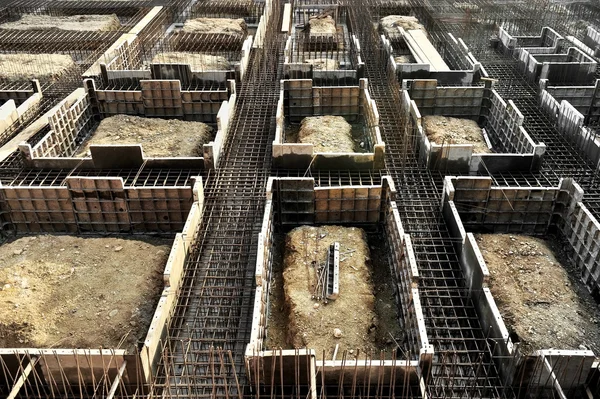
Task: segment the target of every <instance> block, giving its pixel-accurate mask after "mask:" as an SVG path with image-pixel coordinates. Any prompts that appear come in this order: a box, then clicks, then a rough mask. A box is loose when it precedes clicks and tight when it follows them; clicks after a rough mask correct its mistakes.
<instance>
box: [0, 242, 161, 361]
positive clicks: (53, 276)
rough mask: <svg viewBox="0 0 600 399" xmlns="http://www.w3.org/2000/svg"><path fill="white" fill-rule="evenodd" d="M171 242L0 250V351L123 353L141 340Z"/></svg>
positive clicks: (19, 245)
mask: <svg viewBox="0 0 600 399" xmlns="http://www.w3.org/2000/svg"><path fill="white" fill-rule="evenodd" d="M170 245H171V240H165V239H156V238H149V237H136V238H135V239H124V238H116V237H75V236H52V235H40V236H32V237H23V238H19V239H17V240H14V241H12V242H8V243H4V244H3V245H2V246H0V346H1V347H3V348H85V349H87V348H91V349H98V348H100V347H103V348H121V349H128V350H133V349H134V348H135V346H136V344H137V343H138V342H140V341H142V340H144V339H145V336H146V334H147V331H148V327H149V325H150V322H151V320H152V316H153V314H154V308H155V307H156V303H157V302H158V298H159V297H160V294H161V292H162V289H163V282H162V272H163V270H164V267H165V264H166V262H167V258H168V255H169V250H170Z"/></svg>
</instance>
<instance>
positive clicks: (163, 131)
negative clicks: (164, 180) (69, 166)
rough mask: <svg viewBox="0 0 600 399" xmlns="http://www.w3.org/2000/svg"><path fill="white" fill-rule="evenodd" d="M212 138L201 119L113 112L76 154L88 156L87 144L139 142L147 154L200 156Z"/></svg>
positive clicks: (154, 155) (150, 155)
mask: <svg viewBox="0 0 600 399" xmlns="http://www.w3.org/2000/svg"><path fill="white" fill-rule="evenodd" d="M213 138H214V129H213V128H211V127H210V126H208V125H207V124H205V123H201V122H184V121H180V120H177V119H168V120H167V119H159V118H142V117H138V116H130V115H116V116H111V117H108V118H105V119H103V120H102V121H101V122H100V125H99V126H98V128H97V129H96V130H95V131H94V133H93V134H92V136H91V137H90V138H88V139H87V140H86V141H85V142H84V143H83V145H82V146H81V147H80V148H79V150H78V151H77V153H76V156H79V157H83V156H86V155H88V154H89V148H90V146H91V145H108V144H117V145H118V144H140V145H141V146H142V149H143V151H144V155H145V156H149V157H201V156H202V155H203V148H202V146H203V145H204V144H206V143H208V142H210V140H212V139H213Z"/></svg>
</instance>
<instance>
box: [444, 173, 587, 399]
mask: <svg viewBox="0 0 600 399" xmlns="http://www.w3.org/2000/svg"><path fill="white" fill-rule="evenodd" d="M495 190H499V191H500V190H501V191H504V192H507V197H504V198H503V199H500V198H492V197H495V195H493V194H492V192H493V191H495ZM513 194H515V196H513ZM582 195H583V192H582V190H581V188H579V186H578V185H577V184H576V183H574V182H573V181H572V180H571V179H565V180H563V181H562V182H561V184H560V185H559V186H558V187H549V188H544V189H536V188H529V189H525V190H524V191H522V190H520V189H519V188H516V187H497V188H496V187H492V185H491V179H489V178H485V177H482V178H475V177H446V179H445V182H444V191H443V202H442V212H443V215H444V219H445V220H446V223H447V224H448V228H449V231H450V234H451V236H452V237H453V238H454V241H453V242H454V243H455V247H456V249H457V253H458V254H459V260H460V266H461V268H462V270H463V274H464V276H465V280H466V281H465V283H466V285H467V288H468V290H469V293H470V296H471V297H472V299H473V302H474V305H475V307H476V311H477V314H478V317H479V319H480V322H481V324H482V327H483V328H485V329H486V331H488V334H489V337H490V338H492V339H494V341H495V342H496V345H495V346H494V348H493V351H494V354H495V355H496V356H495V359H496V362H497V366H498V368H499V370H500V374H501V376H502V378H503V380H504V381H505V383H506V384H508V385H512V386H514V387H515V389H516V390H517V391H521V390H523V391H524V390H527V392H531V391H537V390H540V391H541V390H545V389H550V390H557V391H558V392H561V393H563V395H564V392H567V390H568V391H569V392H573V391H574V390H577V389H580V388H581V387H582V386H583V385H584V384H585V383H586V382H587V380H588V378H589V376H591V375H592V374H593V373H594V367H596V366H594V359H595V358H596V355H595V354H594V353H593V352H592V351H590V350H561V348H547V349H542V350H537V351H534V352H533V353H532V354H529V355H527V354H522V353H521V352H520V350H519V347H518V345H515V343H514V342H513V340H512V339H511V337H510V336H509V333H508V329H507V328H506V325H505V323H504V320H503V318H502V315H501V314H500V311H499V310H498V307H497V305H496V302H495V300H494V298H493V296H492V294H491V292H490V289H489V288H488V282H489V271H488V268H487V265H486V264H485V261H484V260H483V256H482V255H481V252H480V251H479V246H478V244H477V241H476V240H475V238H474V236H473V234H472V233H471V232H470V231H477V229H478V226H484V227H485V228H486V229H487V230H488V231H494V232H506V231H509V232H515V233H525V234H542V235H543V234H546V233H547V232H548V230H550V229H551V228H552V227H554V228H558V229H560V230H561V231H562V234H564V235H565V237H566V238H567V239H568V241H569V243H570V245H572V246H573V249H574V250H575V255H574V259H573V261H574V262H575V263H577V264H578V265H582V266H583V268H584V269H585V267H586V266H588V265H589V263H588V264H586V263H585V261H584V262H582V260H583V259H586V260H589V259H590V258H589V257H588V256H587V255H586V251H587V250H591V251H594V249H593V248H594V247H596V246H597V243H595V242H593V241H594V239H595V238H593V237H595V235H594V234H593V233H592V235H591V236H590V235H589V234H588V233H587V232H585V233H582V230H589V225H590V223H593V221H592V220H591V219H586V217H585V216H582V215H581V212H582V209H585V206H584V205H583V204H581V202H580V200H581V197H582ZM496 201H499V202H502V205H499V207H502V208H504V210H503V211H502V212H501V213H500V212H497V209H498V206H495V205H493V203H494V202H496ZM509 203H510V205H512V206H511V207H510V209H506V207H505V206H504V205H505V204H509ZM585 211H587V209H585ZM525 213H527V214H529V215H531V216H532V217H529V218H526V219H524V218H523V217H522V216H521V215H523V214H525ZM481 214H486V215H487V214H491V215H496V216H491V218H492V219H493V220H487V217H484V220H482V218H481ZM542 215H544V216H542ZM499 219H502V220H499ZM596 225H597V222H596ZM586 226H588V227H587V228H586ZM574 227H575V229H574ZM584 237H585V238H584ZM588 276H589V274H588V273H587V272H585V271H584V272H583V273H582V279H583V281H584V283H586V285H587V286H588V287H589V288H590V290H591V291H592V290H593V289H594V285H595V284H597V283H592V284H591V285H590V279H589V278H588ZM596 289H597V288H596ZM563 391H564V392H563Z"/></svg>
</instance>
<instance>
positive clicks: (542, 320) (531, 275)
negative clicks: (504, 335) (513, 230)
mask: <svg viewBox="0 0 600 399" xmlns="http://www.w3.org/2000/svg"><path fill="white" fill-rule="evenodd" d="M476 238H477V242H478V245H479V248H480V249H481V253H482V255H483V258H484V259H485V262H486V264H487V267H488V269H489V270H490V284H489V285H490V290H491V291H492V295H493V296H494V300H495V301H496V304H497V305H498V308H499V310H500V313H501V314H502V318H503V319H504V322H505V323H506V327H507V328H508V329H509V331H510V332H512V333H513V334H516V335H517V336H518V338H519V340H520V342H521V347H522V349H523V350H524V351H525V353H531V352H533V351H535V350H538V349H550V348H555V349H583V347H585V348H587V349H591V350H593V351H594V352H595V353H596V354H598V353H600V326H599V325H598V323H600V309H599V308H598V307H597V306H596V304H595V303H594V301H593V299H592V298H591V297H590V295H589V293H588V292H587V290H586V289H585V287H584V286H583V284H581V283H580V282H579V277H578V276H577V277H576V278H572V279H570V278H569V273H568V271H567V269H566V268H567V267H568V263H569V262H568V261H563V262H561V261H560V260H557V258H556V256H555V253H556V254H557V255H560V253H559V251H560V248H559V246H558V245H556V244H552V243H547V242H546V241H544V240H542V239H539V238H533V237H528V236H520V235H514V236H513V235H506V234H482V235H478V236H477V237H476ZM552 248H554V251H553V249H552ZM561 263H562V266H561ZM573 274H578V273H577V272H575V273H573Z"/></svg>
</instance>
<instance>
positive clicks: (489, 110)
mask: <svg viewBox="0 0 600 399" xmlns="http://www.w3.org/2000/svg"><path fill="white" fill-rule="evenodd" d="M401 99H402V111H403V114H404V116H405V118H406V121H407V123H406V125H405V126H404V128H405V129H407V130H408V132H409V136H413V137H417V140H418V144H419V150H418V151H419V159H420V161H421V162H422V163H424V164H425V165H427V167H428V168H429V169H432V170H444V171H446V170H448V171H456V172H462V173H471V174H475V173H478V172H485V173H494V172H504V171H533V170H537V169H538V168H539V167H540V165H541V161H542V157H543V154H544V153H545V151H546V146H545V145H544V143H535V142H534V141H533V140H532V139H531V137H530V136H529V134H528V133H527V131H526V130H525V129H524V128H523V121H524V117H523V115H522V114H521V112H520V111H519V110H518V108H517V107H516V105H515V104H514V103H513V102H512V101H511V100H509V101H508V102H506V101H504V100H503V99H502V98H501V97H500V95H499V94H498V93H497V92H496V90H494V89H493V87H492V85H491V82H489V81H488V82H486V84H485V86H467V87H452V86H450V87H443V86H438V81H437V80H428V79H423V80H409V81H405V82H404V83H403V88H402V91H401ZM424 115H443V116H450V117H458V118H466V119H472V120H475V121H477V122H478V124H479V125H480V126H483V129H484V131H485V133H486V135H487V137H488V138H489V140H490V142H491V143H492V144H493V146H494V149H495V150H496V151H497V152H496V153H484V154H481V153H474V152H473V145H472V144H460V143H457V144H443V145H442V144H437V143H433V142H431V141H430V140H429V138H428V137H427V134H426V132H425V131H424V128H423V123H422V117H423V116H424Z"/></svg>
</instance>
